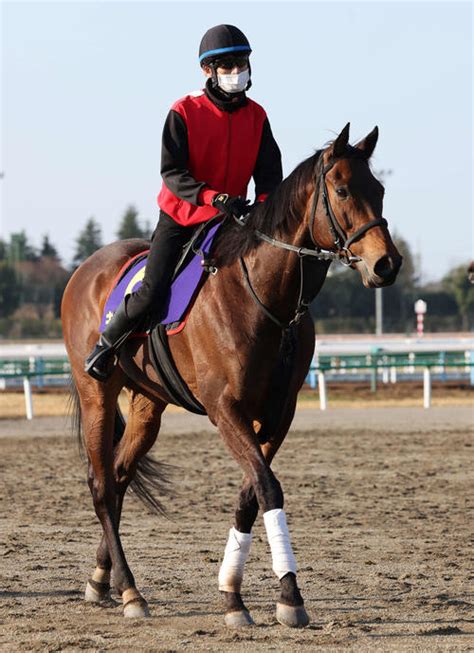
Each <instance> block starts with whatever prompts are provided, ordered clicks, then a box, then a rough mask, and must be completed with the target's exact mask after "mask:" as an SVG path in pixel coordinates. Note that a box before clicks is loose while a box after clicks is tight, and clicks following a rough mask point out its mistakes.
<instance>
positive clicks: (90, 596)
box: [84, 580, 115, 603]
mask: <svg viewBox="0 0 474 653" xmlns="http://www.w3.org/2000/svg"><path fill="white" fill-rule="evenodd" d="M84 600H85V601H87V602H88V603H110V602H113V603H115V601H114V600H113V599H112V598H111V596H110V586H109V585H108V584H107V583H96V582H95V581H91V580H89V581H87V585H86V591H85V593H84Z"/></svg>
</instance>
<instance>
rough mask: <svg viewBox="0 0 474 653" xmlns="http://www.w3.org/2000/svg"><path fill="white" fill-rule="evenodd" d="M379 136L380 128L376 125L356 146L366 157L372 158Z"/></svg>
mask: <svg viewBox="0 0 474 653" xmlns="http://www.w3.org/2000/svg"><path fill="white" fill-rule="evenodd" d="M378 137H379V128H378V127H374V128H373V129H372V131H371V132H370V134H367V136H366V137H365V138H364V139H363V140H361V141H360V143H357V145H356V147H357V148H358V149H359V150H361V151H362V152H363V154H364V156H365V158H366V159H370V157H371V156H372V154H373V151H374V150H375V146H376V145H377V140H378Z"/></svg>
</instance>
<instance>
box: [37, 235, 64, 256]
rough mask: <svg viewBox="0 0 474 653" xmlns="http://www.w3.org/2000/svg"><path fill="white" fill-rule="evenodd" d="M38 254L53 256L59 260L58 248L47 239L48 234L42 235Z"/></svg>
mask: <svg viewBox="0 0 474 653" xmlns="http://www.w3.org/2000/svg"><path fill="white" fill-rule="evenodd" d="M40 256H47V257H49V258H54V259H56V260H57V261H59V256H58V250H57V249H56V247H55V246H54V245H53V244H52V242H51V241H50V240H49V236H48V234H45V235H44V236H43V242H42V244H41V250H40Z"/></svg>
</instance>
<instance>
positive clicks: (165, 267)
mask: <svg viewBox="0 0 474 653" xmlns="http://www.w3.org/2000/svg"><path fill="white" fill-rule="evenodd" d="M194 229H195V226H191V227H183V226H182V225H180V224H178V223H177V222H175V221H174V220H173V218H171V217H170V216H169V215H168V214H167V213H164V212H163V211H160V219H159V221H158V225H157V227H156V229H155V231H154V234H153V236H152V240H151V247H150V253H149V254H148V260H147V264H146V269H145V277H144V279H143V283H142V285H141V286H140V288H139V289H138V290H137V291H136V292H134V293H132V294H131V295H130V296H129V297H128V299H127V304H126V311H127V316H128V317H129V318H130V319H131V320H139V319H141V318H144V317H145V316H146V315H147V314H149V315H150V316H151V318H152V319H153V320H159V319H160V314H161V313H162V312H163V310H164V307H165V302H166V300H167V298H168V293H169V290H170V285H171V278H172V276H173V272H174V269H175V267H176V265H177V263H178V260H179V257H180V255H181V253H182V248H183V246H184V245H185V244H186V242H187V241H188V240H190V238H191V236H192V234H193V231H194Z"/></svg>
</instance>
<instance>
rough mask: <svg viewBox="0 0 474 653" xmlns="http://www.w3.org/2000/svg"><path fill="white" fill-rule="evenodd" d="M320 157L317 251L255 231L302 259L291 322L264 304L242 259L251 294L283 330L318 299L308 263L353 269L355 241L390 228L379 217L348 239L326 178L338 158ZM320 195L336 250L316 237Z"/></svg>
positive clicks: (313, 209) (313, 215) (313, 208)
mask: <svg viewBox="0 0 474 653" xmlns="http://www.w3.org/2000/svg"><path fill="white" fill-rule="evenodd" d="M319 157H320V161H321V163H320V165H318V166H317V169H316V172H315V181H314V194H313V201H312V204H311V213H310V218H309V225H308V227H309V234H310V238H311V241H312V243H313V245H314V249H312V248H308V247H296V246H295V245H291V244H290V243H285V242H284V241H282V240H278V239H276V238H272V237H271V236H267V234H264V233H262V232H261V231H259V230H258V229H255V230H254V233H255V235H256V237H257V238H258V239H259V240H263V241H264V242H266V243H268V244H269V245H272V246H273V247H278V248H280V249H286V250H289V251H291V252H296V253H297V254H298V256H299V257H300V289H299V294H298V304H297V306H296V309H295V314H294V316H293V318H292V319H291V320H290V321H289V322H287V323H284V322H281V321H280V320H279V319H278V318H277V317H275V316H274V315H273V314H272V313H271V312H270V311H269V309H268V308H267V307H266V306H265V305H264V304H263V303H262V302H261V301H260V299H259V298H258V296H257V294H256V292H255V290H254V288H253V286H252V283H251V281H250V276H249V273H248V269H247V266H246V265H245V261H244V260H243V258H242V257H241V258H240V267H241V269H242V273H243V275H244V279H245V281H246V284H247V287H248V289H249V291H250V294H251V296H252V298H253V300H254V301H255V303H256V304H257V305H258V306H259V307H260V309H261V310H262V311H263V312H264V313H265V314H266V315H267V317H268V318H269V319H270V320H272V322H274V323H275V324H277V325H278V326H279V327H280V328H281V329H283V330H285V329H288V328H290V327H291V326H293V325H294V324H297V323H298V322H299V321H300V319H301V317H302V316H303V315H304V314H305V313H306V312H307V310H308V308H309V305H310V303H311V302H312V300H313V299H314V297H315V295H316V293H317V291H316V293H315V292H314V291H313V290H312V289H311V287H310V288H309V289H308V288H306V287H305V286H306V285H308V284H305V262H306V261H308V262H309V261H314V260H315V259H317V260H320V261H329V262H332V261H340V262H341V263H342V264H343V265H346V266H348V267H350V266H351V265H352V264H353V263H357V262H358V261H361V260H362V259H361V258H360V256H356V255H354V254H353V253H352V252H351V250H350V246H351V245H352V244H353V243H354V242H356V241H357V240H359V239H360V238H362V236H363V235H364V234H365V233H367V231H369V229H373V227H387V220H386V219H385V218H376V219H375V220H371V221H370V222H367V223H366V224H364V225H362V227H360V228H359V229H357V230H356V231H355V232H354V233H353V234H352V235H351V236H349V237H348V236H347V234H346V233H345V231H344V229H343V228H342V227H341V225H340V223H339V221H338V219H337V217H336V215H335V214H334V211H333V209H332V206H331V202H330V200H329V195H328V189H327V184H326V175H327V173H328V172H329V171H330V170H331V168H332V167H333V166H334V165H335V164H336V162H337V159H332V160H331V161H330V162H329V163H328V164H327V165H326V166H325V165H324V159H323V152H322V151H320V152H319ZM318 163H319V161H318ZM320 189H322V191H321V193H320ZM320 194H321V196H322V202H323V208H324V212H325V214H326V217H327V220H328V226H329V231H330V232H331V235H332V237H333V240H334V246H335V247H336V251H333V250H328V249H323V248H322V247H321V246H320V245H319V244H318V242H317V241H316V239H315V238H314V223H315V219H316V210H317V208H318V200H319V195H320ZM235 221H236V222H237V223H238V224H239V225H241V226H247V225H246V220H245V218H244V219H239V218H235ZM306 276H307V275H306ZM310 286H311V284H310Z"/></svg>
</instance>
